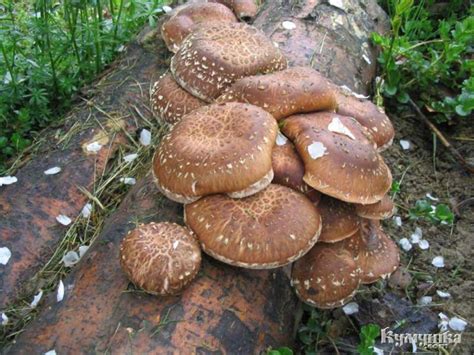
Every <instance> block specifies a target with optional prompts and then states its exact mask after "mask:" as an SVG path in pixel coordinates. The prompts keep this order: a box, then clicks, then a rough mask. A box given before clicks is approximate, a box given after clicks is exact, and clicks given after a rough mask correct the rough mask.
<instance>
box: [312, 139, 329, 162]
mask: <svg viewBox="0 0 474 355" xmlns="http://www.w3.org/2000/svg"><path fill="white" fill-rule="evenodd" d="M308 153H309V155H310V156H311V158H313V159H318V158H321V157H322V156H323V155H324V153H326V147H325V146H324V144H323V143H321V142H313V143H311V144H310V145H308Z"/></svg>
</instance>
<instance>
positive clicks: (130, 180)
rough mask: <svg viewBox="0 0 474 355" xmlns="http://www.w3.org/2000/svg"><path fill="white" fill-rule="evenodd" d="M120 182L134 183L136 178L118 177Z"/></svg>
mask: <svg viewBox="0 0 474 355" xmlns="http://www.w3.org/2000/svg"><path fill="white" fill-rule="evenodd" d="M120 182H123V183H124V184H125V185H135V184H136V183H137V180H136V179H135V178H132V177H124V178H120Z"/></svg>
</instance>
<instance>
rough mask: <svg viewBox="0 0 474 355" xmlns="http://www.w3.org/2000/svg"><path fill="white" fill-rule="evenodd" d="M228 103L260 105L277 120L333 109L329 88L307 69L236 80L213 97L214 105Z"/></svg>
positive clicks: (324, 81)
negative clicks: (297, 114)
mask: <svg viewBox="0 0 474 355" xmlns="http://www.w3.org/2000/svg"><path fill="white" fill-rule="evenodd" d="M232 101H237V102H246V103H250V104H253V105H257V106H260V107H262V108H264V109H265V110H267V111H268V112H270V113H271V114H272V115H273V117H275V118H276V119H277V120H280V119H282V118H285V117H288V116H290V115H293V114H295V113H306V112H315V111H334V110H335V109H336V95H335V91H334V89H333V87H332V85H330V84H329V82H328V80H327V79H326V78H324V77H323V76H322V75H321V74H319V73H318V72H317V71H316V70H314V69H312V68H308V67H294V68H288V69H286V70H282V71H279V72H275V73H270V74H266V75H255V76H249V77H245V78H242V79H239V80H237V81H236V82H235V83H234V84H232V86H230V87H229V88H227V90H226V91H225V92H224V93H223V94H222V95H221V96H219V97H218V98H217V102H232Z"/></svg>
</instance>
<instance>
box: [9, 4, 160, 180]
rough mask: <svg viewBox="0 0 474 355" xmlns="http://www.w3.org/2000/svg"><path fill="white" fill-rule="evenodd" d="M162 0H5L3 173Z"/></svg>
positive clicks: (152, 15) (157, 11)
mask: <svg viewBox="0 0 474 355" xmlns="http://www.w3.org/2000/svg"><path fill="white" fill-rule="evenodd" d="M164 3H165V1H163V0H62V1H58V0H56V1H55V0H36V1H27V0H22V1H18V0H5V1H2V2H1V3H0V175H1V174H2V172H4V171H5V169H6V168H7V165H9V164H11V161H12V160H13V158H14V157H15V156H17V155H18V154H19V153H20V152H21V151H23V150H24V149H25V148H26V147H28V146H30V145H31V144H32V142H33V141H34V140H35V138H36V137H37V136H38V132H39V131H40V130H41V129H42V128H44V127H46V126H48V125H50V124H52V123H54V122H55V121H56V120H58V119H59V118H60V117H61V115H63V114H64V113H65V112H66V111H67V110H68V109H69V108H70V107H71V104H72V103H73V102H74V101H75V100H77V98H78V97H79V96H81V93H80V89H81V87H83V86H84V85H85V84H87V83H90V82H91V81H92V80H94V78H96V77H97V75H98V74H99V73H100V72H101V71H103V70H104V68H105V67H106V66H107V65H108V64H109V63H110V62H111V61H112V60H113V59H114V58H115V57H116V56H117V55H118V54H119V53H120V52H121V51H123V48H124V47H123V44H124V43H126V42H128V41H129V40H130V39H131V38H133V36H134V35H135V34H136V33H137V32H138V31H139V30H140V29H141V27H142V26H143V25H144V24H145V23H148V24H150V25H152V26H153V25H155V21H156V18H157V16H159V14H160V13H161V6H162V5H163V4H164Z"/></svg>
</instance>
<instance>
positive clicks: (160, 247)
mask: <svg viewBox="0 0 474 355" xmlns="http://www.w3.org/2000/svg"><path fill="white" fill-rule="evenodd" d="M120 265H121V267H122V270H123V271H124V272H125V274H126V275H127V276H128V278H129V279H130V281H131V282H133V283H134V284H135V285H136V286H137V287H139V288H141V289H143V290H144V291H145V292H148V293H151V294H154V295H172V294H176V293H178V292H180V291H181V290H182V289H183V288H184V287H185V286H186V285H188V284H189V283H190V282H191V280H193V279H194V277H195V276H196V275H197V273H198V271H199V267H200V265H201V249H200V248H199V243H198V242H197V240H196V238H195V237H194V235H193V233H192V232H191V231H190V230H189V229H188V228H186V227H182V226H180V225H177V224H175V223H168V222H164V223H149V224H142V225H140V226H138V228H136V229H133V230H131V231H130V232H129V233H128V234H127V236H126V237H125V238H124V239H123V241H122V244H121V246H120Z"/></svg>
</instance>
